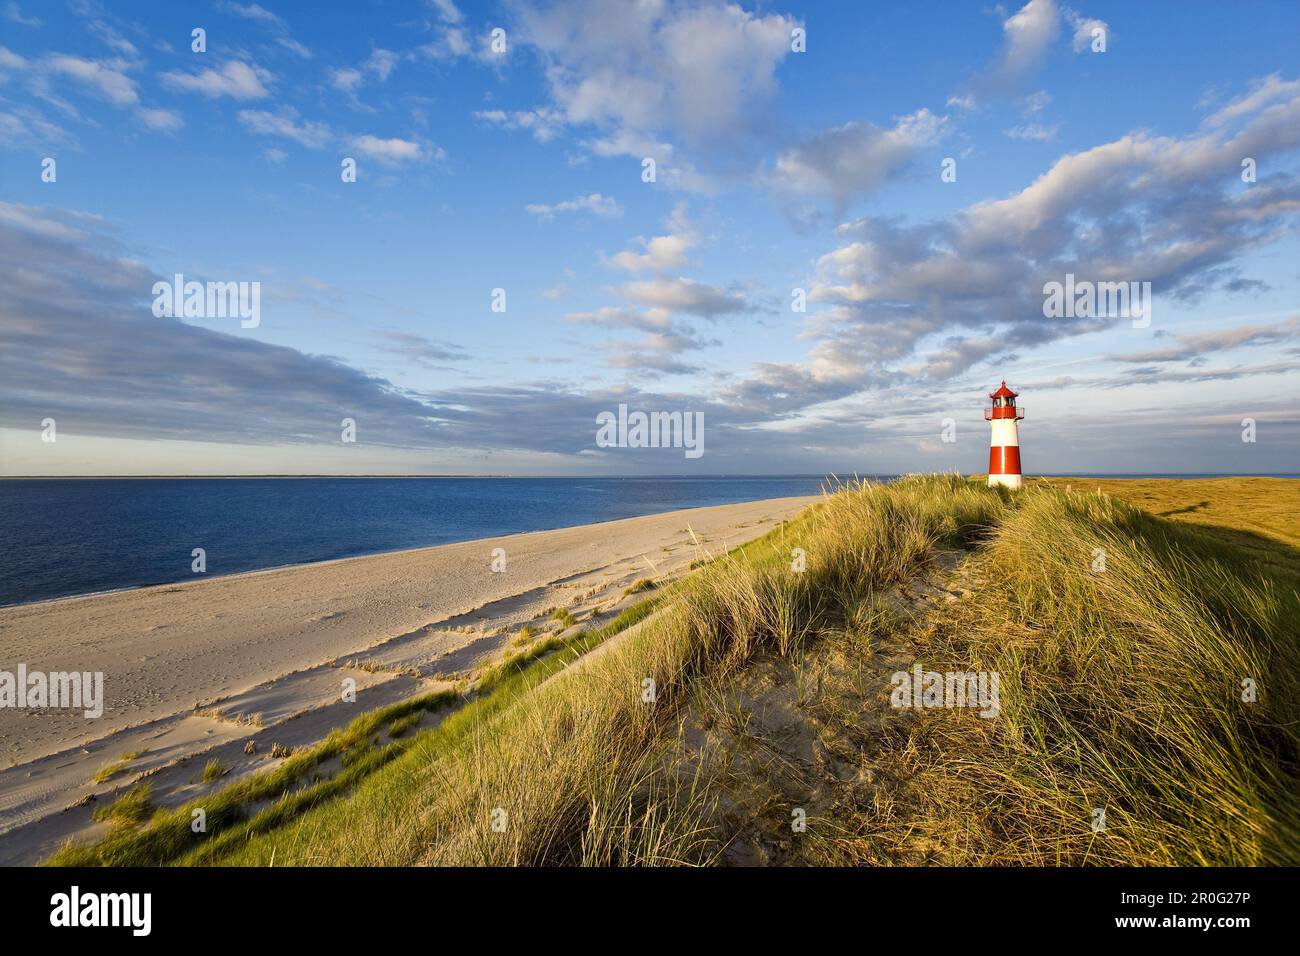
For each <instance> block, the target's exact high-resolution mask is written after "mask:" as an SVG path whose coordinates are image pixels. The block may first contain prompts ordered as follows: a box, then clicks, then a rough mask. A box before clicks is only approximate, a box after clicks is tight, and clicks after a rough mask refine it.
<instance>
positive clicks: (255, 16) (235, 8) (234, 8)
mask: <svg viewBox="0 0 1300 956" xmlns="http://www.w3.org/2000/svg"><path fill="white" fill-rule="evenodd" d="M217 9H218V10H221V11H223V12H225V13H231V14H234V15H235V16H237V17H243V18H244V19H245V20H260V21H261V22H263V23H273V24H275V25H277V26H284V20H283V19H281V18H280V16H279V15H278V14H275V13H272V12H271V11H270V10H268V9H266V8H265V7H263V6H260V5H259V4H256V3H248V4H240V3H219V4H217Z"/></svg>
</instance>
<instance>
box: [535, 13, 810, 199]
mask: <svg viewBox="0 0 1300 956" xmlns="http://www.w3.org/2000/svg"><path fill="white" fill-rule="evenodd" d="M795 25H796V21H794V20H793V19H790V18H788V17H785V16H782V15H779V14H753V13H750V12H748V11H746V10H743V9H742V8H741V7H739V6H736V5H734V4H728V5H725V6H686V5H677V4H667V3H662V2H652V3H642V4H635V5H624V4H609V3H605V2H601V0H583V2H578V3H572V4H564V5H556V6H552V7H548V8H545V9H540V10H531V9H530V10H525V11H523V12H522V13H521V15H520V22H519V26H518V28H517V30H516V31H514V35H515V36H517V37H518V38H519V40H520V42H522V43H525V44H528V45H531V46H532V47H533V48H534V49H535V50H536V51H537V52H538V54H539V55H540V56H541V58H542V60H543V68H544V71H545V76H546V80H547V86H548V89H549V92H550V96H551V103H550V104H548V106H549V107H550V108H553V109H555V110H557V111H558V112H559V113H560V115H561V116H562V117H563V119H564V121H565V123H566V124H568V125H571V126H579V127H591V128H592V129H594V131H595V135H594V137H593V138H592V139H590V140H589V141H587V143H586V145H587V147H588V148H589V149H591V150H592V151H593V152H596V153H597V154H599V155H605V156H614V155H626V156H636V157H647V156H648V157H653V158H654V159H655V160H656V162H658V163H659V165H660V167H661V169H660V175H661V177H662V181H664V182H666V183H669V184H674V183H675V184H678V185H682V186H690V187H693V188H704V186H705V185H706V183H705V181H704V180H703V179H702V178H701V177H700V176H699V174H698V173H697V172H696V171H695V170H694V168H693V167H691V166H690V164H688V163H687V162H686V160H685V159H684V158H682V157H681V155H680V154H679V152H678V151H677V150H675V148H674V145H675V144H674V140H680V141H681V142H682V143H684V144H686V145H688V146H690V147H699V148H718V149H724V150H726V151H729V152H731V151H734V150H736V149H737V148H739V147H740V146H741V145H742V144H743V143H744V141H745V140H746V139H747V137H748V135H749V133H750V132H751V131H752V130H753V128H754V127H755V126H756V122H757V120H758V119H759V117H760V115H761V111H762V109H763V108H764V107H765V105H766V104H767V103H768V101H769V100H770V99H771V97H772V95H773V94H774V93H775V91H776V87H777V84H776V77H775V71H776V67H777V65H778V64H779V63H780V62H781V61H782V60H783V59H784V58H785V57H786V55H787V54H789V53H790V31H791V30H792V29H793V28H794V26H795Z"/></svg>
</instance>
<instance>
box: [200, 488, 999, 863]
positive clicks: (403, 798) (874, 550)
mask: <svg viewBox="0 0 1300 956" xmlns="http://www.w3.org/2000/svg"><path fill="white" fill-rule="evenodd" d="M1004 507H1005V499H1004V497H1002V496H1000V495H999V494H997V493H996V492H991V491H988V490H987V489H981V488H977V487H974V486H971V485H970V484H969V483H967V482H964V481H961V480H959V479H955V478H953V479H917V480H911V481H903V482H899V483H896V484H894V485H891V486H887V487H886V486H861V487H858V488H856V489H853V490H851V491H847V492H845V493H843V494H842V495H841V496H836V497H835V498H832V499H828V501H827V503H826V504H824V505H819V506H817V507H814V508H812V509H810V510H809V511H807V512H806V513H805V514H804V515H803V516H802V517H801V518H800V519H798V520H797V521H795V522H793V523H791V524H790V525H789V526H787V527H785V528H782V529H780V530H778V531H774V532H772V533H769V534H768V535H767V536H766V537H764V538H762V539H759V541H756V542H751V543H750V544H749V545H747V546H745V547H744V548H741V549H736V550H734V551H732V552H730V553H729V554H727V555H725V556H721V557H718V558H716V559H715V560H713V561H712V562H710V563H709V564H707V565H706V566H705V567H704V568H703V569H702V570H701V572H700V573H699V574H697V575H693V576H691V577H689V578H687V579H685V580H684V581H682V582H680V584H678V585H674V586H672V587H671V588H669V589H666V590H665V592H664V593H663V594H662V595H661V610H660V612H659V613H658V614H656V615H655V616H654V617H653V618H652V619H649V620H646V621H645V623H644V624H643V625H642V627H640V628H638V629H636V630H635V631H631V630H629V631H628V632H627V633H626V634H624V635H622V636H621V637H619V638H618V639H617V640H615V641H612V642H610V643H609V644H608V645H606V646H605V647H602V648H601V649H600V650H599V651H598V652H596V653H592V654H589V655H588V656H586V657H585V658H584V659H582V660H580V661H578V662H577V663H575V664H574V665H573V666H568V667H565V668H564V669H562V670H559V669H557V670H556V671H555V673H554V674H553V676H552V675H546V677H545V678H544V679H542V680H532V679H531V678H530V684H531V686H530V687H529V689H528V691H527V693H521V694H519V695H516V696H514V697H513V698H511V699H509V700H506V701H502V705H501V706H499V707H487V706H485V707H482V708H477V709H474V708H466V709H464V710H462V711H459V712H457V713H455V714H453V715H452V716H451V717H449V718H448V719H447V720H445V721H444V722H443V723H442V724H441V725H440V726H439V727H438V728H436V729H435V730H434V731H431V732H430V733H429V734H427V735H422V736H421V737H420V738H419V743H418V744H417V746H415V747H413V748H412V749H411V750H410V751H409V752H408V753H406V754H405V755H403V756H402V758H401V759H399V760H396V761H394V762H393V763H392V764H391V765H390V766H388V767H385V768H383V770H382V771H380V772H377V773H375V774H373V775H371V776H370V777H369V778H368V779H367V780H365V781H364V782H363V783H362V784H361V785H360V786H359V787H357V788H356V790H355V791H354V792H352V793H351V794H349V795H348V796H347V797H346V798H345V799H341V800H337V801H333V802H330V803H329V804H326V805H322V806H320V807H316V808H313V809H312V810H311V811H310V812H308V813H306V814H303V815H301V816H300V817H298V818H297V819H296V820H294V821H293V822H292V823H291V824H290V825H289V826H286V827H278V828H276V829H274V830H265V831H264V832H261V833H259V834H257V835H256V836H255V837H254V838H252V839H249V840H246V841H243V842H242V844H241V845H239V846H238V847H237V848H236V847H233V846H232V847H228V848H227V849H225V850H223V852H221V853H220V854H212V853H207V852H199V853H196V854H194V855H193V856H192V857H190V858H189V859H188V860H187V861H186V862H220V863H230V864H252V865H259V864H269V863H271V862H275V863H277V864H281V863H283V864H323V863H332V864H357V865H363V864H370V865H374V864H378V865H386V864H410V863H434V864H470V865H475V864H511V865H531V864H645V865H650V864H677V863H691V864H699V863H708V862H711V861H713V860H714V859H716V856H717V852H718V849H719V846H720V844H719V841H718V836H717V834H716V833H714V832H713V831H712V829H711V827H710V825H709V824H708V812H707V811H708V808H709V806H710V799H711V797H710V794H709V793H708V792H707V790H706V789H705V788H704V787H703V786H702V785H699V783H698V782H697V781H694V780H692V779H690V778H689V777H683V776H682V775H681V774H679V773H678V772H677V769H676V768H675V767H674V764H673V759H674V752H675V749H676V743H677V738H676V733H675V729H674V716H675V714H676V713H677V712H678V709H679V705H680V704H681V703H682V702H685V701H688V700H689V698H690V693H691V690H692V687H693V686H694V685H695V684H696V683H697V682H699V681H701V680H705V679H711V678H713V677H716V676H717V675H723V674H726V673H728V672H730V671H734V670H735V669H737V668H740V667H743V666H744V664H745V663H746V661H747V660H748V659H750V657H751V656H752V655H753V654H755V653H756V652H758V651H759V650H760V649H773V650H775V651H776V652H777V653H786V654H792V653H795V652H796V651H797V649H798V647H799V646H800V644H801V643H802V642H803V641H804V640H807V639H809V638H810V636H811V635H812V634H813V633H814V632H815V630H816V629H817V628H818V627H819V626H821V625H822V624H823V623H825V622H827V621H830V620H833V619H836V618H837V617H839V616H841V615H843V614H844V613H845V612H846V607H851V608H853V609H856V608H857V606H858V605H859V603H860V601H861V596H862V594H863V593H864V592H867V591H870V590H871V589H873V588H876V587H884V586H887V585H889V584H892V583H895V582H897V581H899V580H902V579H903V578H905V577H907V576H908V575H909V574H911V573H912V572H913V570H914V569H915V567H916V565H917V564H918V563H919V562H922V561H924V560H926V558H927V557H928V556H929V555H930V554H931V552H932V550H933V549H934V548H935V547H936V546H939V545H940V544H945V543H946V544H948V545H956V544H959V543H962V542H964V541H967V540H970V539H972V538H974V537H976V536H978V534H979V533H980V531H981V529H982V528H984V527H985V526H987V525H988V524H989V523H990V522H991V520H992V518H993V516H994V515H995V514H996V513H998V512H999V511H1000V510H1001V509H1003V508H1004ZM796 547H798V548H802V549H803V550H804V551H805V553H806V566H805V570H804V571H802V572H800V571H796V570H794V561H793V560H792V553H793V549H794V548H796ZM582 649H583V648H581V647H575V648H574V650H575V651H580V650H582ZM521 676H522V675H521Z"/></svg>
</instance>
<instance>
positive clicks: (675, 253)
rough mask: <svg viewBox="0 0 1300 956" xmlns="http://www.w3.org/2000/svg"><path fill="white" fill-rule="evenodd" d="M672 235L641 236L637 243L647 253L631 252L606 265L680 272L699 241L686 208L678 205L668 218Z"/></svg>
mask: <svg viewBox="0 0 1300 956" xmlns="http://www.w3.org/2000/svg"><path fill="white" fill-rule="evenodd" d="M666 225H667V226H668V229H669V232H668V233H667V234H666V235H663V236H654V237H652V238H650V239H645V238H643V237H640V236H638V237H637V239H636V242H637V243H638V244H639V245H640V246H641V247H642V248H643V249H644V250H645V251H644V252H633V251H632V250H630V249H625V250H624V251H622V252H620V253H618V254H617V255H614V256H612V257H610V258H609V259H606V260H605V264H606V265H612V266H617V267H618V268H620V269H626V270H627V271H628V272H649V271H654V272H665V271H668V270H670V269H680V268H681V267H682V266H684V265H686V253H687V252H688V251H689V250H690V249H691V247H693V246H694V245H696V244H697V243H698V242H699V236H698V235H697V234H696V231H695V227H694V226H692V225H691V222H690V220H688V219H687V218H686V209H685V207H684V206H682V205H680V204H679V205H678V206H677V207H676V208H675V209H674V210H673V213H672V215H671V216H669V217H668V222H667V223H666Z"/></svg>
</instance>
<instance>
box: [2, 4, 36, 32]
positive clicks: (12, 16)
mask: <svg viewBox="0 0 1300 956" xmlns="http://www.w3.org/2000/svg"><path fill="white" fill-rule="evenodd" d="M4 16H5V19H6V20H8V21H9V22H10V23H17V24H18V25H19V26H24V27H39V26H41V24H42V22H43V21H41V20H40V19H38V18H37V17H28V16H24V15H23V11H22V9H21V8H20V7H19V6H18V3H17V0H9V2H8V3H6V4H5V5H4Z"/></svg>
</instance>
